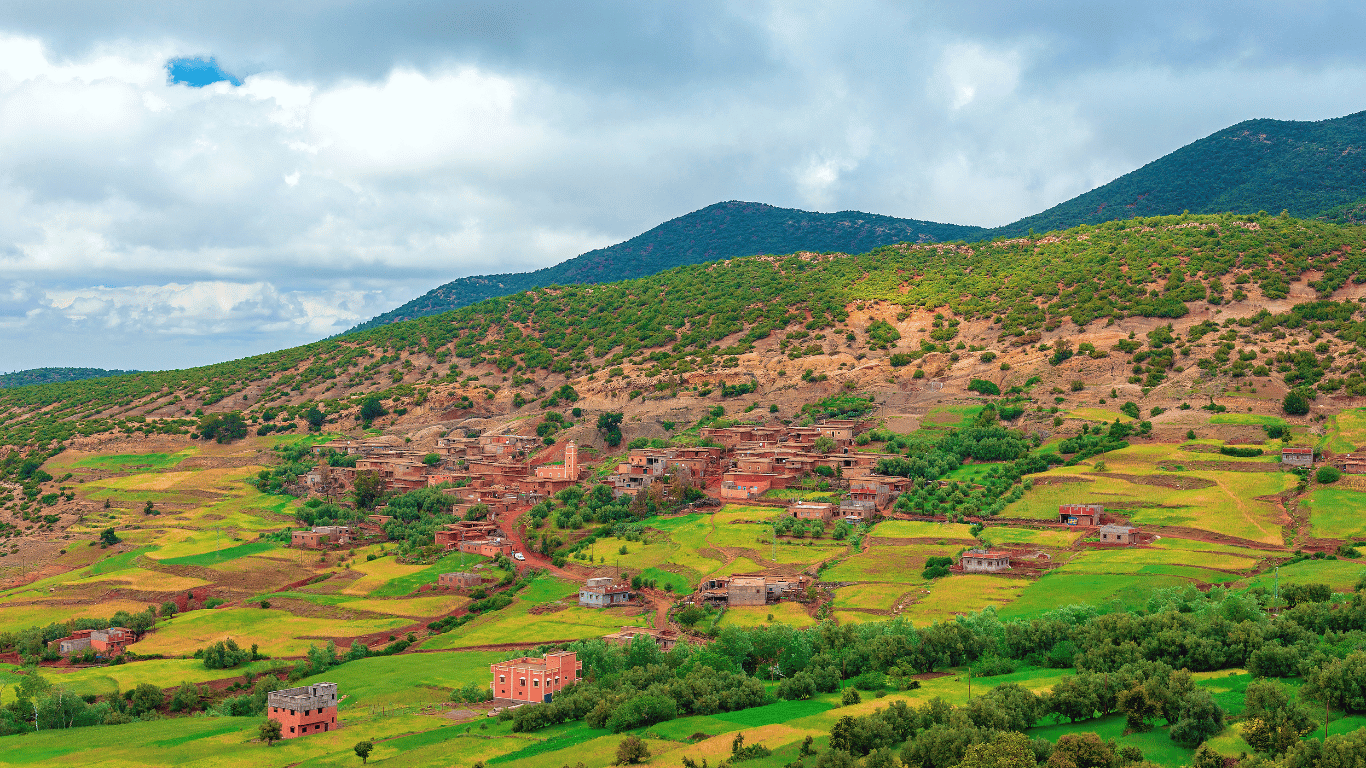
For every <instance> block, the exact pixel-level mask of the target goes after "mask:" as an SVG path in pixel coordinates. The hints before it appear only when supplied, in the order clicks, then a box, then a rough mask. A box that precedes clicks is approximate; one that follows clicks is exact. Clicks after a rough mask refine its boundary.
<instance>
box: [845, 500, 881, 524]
mask: <svg viewBox="0 0 1366 768" xmlns="http://www.w3.org/2000/svg"><path fill="white" fill-rule="evenodd" d="M876 514H877V504H876V503H874V502H872V501H869V500H867V499H855V498H853V497H850V496H846V497H844V498H843V499H841V500H840V516H841V517H843V518H844V519H845V520H847V521H850V522H861V521H863V520H867V519H868V518H870V517H872V516H873V515H876Z"/></svg>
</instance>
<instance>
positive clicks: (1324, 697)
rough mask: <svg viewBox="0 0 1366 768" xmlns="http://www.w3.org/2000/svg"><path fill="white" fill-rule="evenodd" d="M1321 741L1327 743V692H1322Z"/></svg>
mask: <svg viewBox="0 0 1366 768" xmlns="http://www.w3.org/2000/svg"><path fill="white" fill-rule="evenodd" d="M1323 743H1324V744H1327V743H1328V694H1327V692H1325V693H1324V694H1323Z"/></svg>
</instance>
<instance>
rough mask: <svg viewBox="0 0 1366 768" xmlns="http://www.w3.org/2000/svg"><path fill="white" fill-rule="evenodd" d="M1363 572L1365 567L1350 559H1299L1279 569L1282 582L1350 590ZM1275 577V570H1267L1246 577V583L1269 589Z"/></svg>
mask: <svg viewBox="0 0 1366 768" xmlns="http://www.w3.org/2000/svg"><path fill="white" fill-rule="evenodd" d="M1363 574H1366V567H1364V566H1362V565H1361V564H1360V563H1354V562H1352V561H1350V560H1301V561H1300V562H1298V563H1291V564H1290V565H1283V566H1281V567H1280V569H1279V578H1280V581H1281V583H1282V584H1327V585H1328V586H1330V587H1332V588H1333V589H1337V590H1351V589H1352V588H1354V587H1355V586H1356V583H1357V580H1358V579H1360V578H1361V577H1362V575H1363ZM1276 579H1277V573H1276V572H1267V573H1263V574H1261V575H1259V576H1256V577H1253V578H1251V579H1248V581H1247V584H1248V586H1262V587H1266V588H1267V589H1271V587H1272V585H1273V584H1274V583H1275V581H1276Z"/></svg>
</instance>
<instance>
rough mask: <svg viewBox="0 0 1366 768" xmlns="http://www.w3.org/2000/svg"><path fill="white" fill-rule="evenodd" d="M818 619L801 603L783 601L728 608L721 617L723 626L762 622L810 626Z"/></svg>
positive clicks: (751, 624)
mask: <svg viewBox="0 0 1366 768" xmlns="http://www.w3.org/2000/svg"><path fill="white" fill-rule="evenodd" d="M815 623H816V620H815V619H813V618H811V616H810V615H809V614H808V613H807V612H806V607H805V606H803V605H802V604H801V603H797V602H792V601H786V600H785V601H783V602H781V603H774V604H773V605H746V606H739V607H736V608H727V609H726V615H725V616H723V617H722V618H721V624H720V626H722V627H757V626H759V625H761V624H786V625H787V626H789V627H809V626H811V625H813V624H815Z"/></svg>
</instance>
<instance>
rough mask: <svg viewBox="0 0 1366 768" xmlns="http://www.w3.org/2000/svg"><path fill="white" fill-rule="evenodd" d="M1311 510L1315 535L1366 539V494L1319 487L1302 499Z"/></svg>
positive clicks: (1329, 537)
mask: <svg viewBox="0 0 1366 768" xmlns="http://www.w3.org/2000/svg"><path fill="white" fill-rule="evenodd" d="M1301 503H1302V504H1304V505H1305V506H1306V507H1308V509H1309V526H1310V530H1311V531H1312V533H1313V535H1314V536H1316V537H1319V538H1323V539H1353V540H1355V539H1362V538H1366V493H1363V492H1361V491H1355V490H1352V489H1350V488H1335V487H1332V486H1319V487H1317V488H1315V489H1314V490H1313V491H1310V493H1309V496H1308V497H1307V498H1306V499H1304V501H1302V502H1301Z"/></svg>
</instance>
